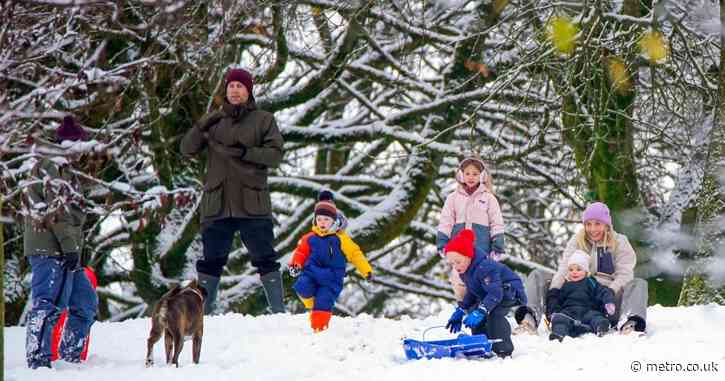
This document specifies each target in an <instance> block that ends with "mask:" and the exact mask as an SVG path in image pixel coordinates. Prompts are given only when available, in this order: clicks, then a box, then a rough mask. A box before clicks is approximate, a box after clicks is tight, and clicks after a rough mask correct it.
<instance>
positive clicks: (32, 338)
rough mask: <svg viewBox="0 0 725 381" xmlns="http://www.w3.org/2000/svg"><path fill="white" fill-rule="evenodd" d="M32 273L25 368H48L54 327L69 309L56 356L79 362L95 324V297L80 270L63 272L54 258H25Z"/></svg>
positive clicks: (55, 257) (91, 287)
mask: <svg viewBox="0 0 725 381" xmlns="http://www.w3.org/2000/svg"><path fill="white" fill-rule="evenodd" d="M28 261H29V262H30V267H31V270H32V274H33V280H32V283H31V292H32V309H31V310H30V313H29V315H28V320H27V327H26V333H27V335H26V342H25V353H26V359H27V361H28V367H30V368H38V367H43V366H44V367H50V357H51V339H52V333H53V327H54V326H55V324H56V323H57V322H58V318H59V317H60V315H61V312H62V311H63V310H64V309H65V308H68V320H67V321H66V323H65V329H64V330H63V337H62V338H61V341H60V348H59V350H58V352H59V357H60V358H62V359H64V360H66V361H70V362H80V357H81V352H82V351H83V344H84V341H85V339H86V336H88V333H89V332H90V329H91V325H92V324H93V322H94V321H95V317H96V309H97V307H98V298H97V296H96V292H95V291H94V290H93V286H91V282H90V281H89V280H88V278H87V277H86V274H85V272H84V271H83V269H78V270H77V271H68V270H65V269H63V266H62V265H63V259H62V258H60V257H57V256H40V255H32V256H28Z"/></svg>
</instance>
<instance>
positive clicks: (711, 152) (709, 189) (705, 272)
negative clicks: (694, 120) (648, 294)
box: [679, 0, 725, 306]
mask: <svg viewBox="0 0 725 381" xmlns="http://www.w3.org/2000/svg"><path fill="white" fill-rule="evenodd" d="M720 21H721V23H722V22H725V0H720ZM723 43H725V34H723V32H722V31H721V32H720V68H719V87H718V104H717V115H716V118H715V125H714V126H713V128H712V131H711V132H710V133H711V134H713V135H712V139H711V140H710V146H709V149H708V158H707V165H706V167H705V179H704V181H703V184H702V188H701V189H700V194H699V196H698V200H697V223H696V225H695V232H696V234H697V235H696V237H697V240H698V242H697V252H696V253H695V260H694V263H693V264H692V265H691V266H690V268H689V269H688V270H687V272H686V273H685V280H684V284H683V287H682V293H681V294H680V301H679V304H680V305H682V306H689V305H694V304H707V303H717V304H720V305H725V279H721V278H722V275H720V276H713V272H716V271H718V269H717V267H721V266H722V263H718V262H720V261H721V260H722V251H723V244H724V240H723V238H724V237H725V228H724V227H723V222H722V218H723V216H724V215H725V184H724V182H725V65H723V62H725V49H723V45H722V44H723Z"/></svg>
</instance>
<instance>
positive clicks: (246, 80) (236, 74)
mask: <svg viewBox="0 0 725 381" xmlns="http://www.w3.org/2000/svg"><path fill="white" fill-rule="evenodd" d="M232 81H237V82H241V83H242V85H244V87H246V88H247V92H248V93H249V99H254V96H252V91H253V88H254V79H253V78H252V74H250V73H249V72H248V71H246V70H244V69H229V70H227V75H225V76H224V89H226V88H227V86H229V82H232Z"/></svg>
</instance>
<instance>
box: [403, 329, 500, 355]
mask: <svg viewBox="0 0 725 381" xmlns="http://www.w3.org/2000/svg"><path fill="white" fill-rule="evenodd" d="M492 346H493V342H491V341H490V340H488V338H487V337H486V335H465V334H460V335H458V337H457V338H455V339H449V340H437V341H419V340H413V339H404V340H403V349H404V350H405V357H407V358H408V360H418V359H422V358H427V359H440V358H445V357H454V358H456V357H465V358H474V357H485V358H489V357H493V356H494V353H493V352H492V351H491V347H492Z"/></svg>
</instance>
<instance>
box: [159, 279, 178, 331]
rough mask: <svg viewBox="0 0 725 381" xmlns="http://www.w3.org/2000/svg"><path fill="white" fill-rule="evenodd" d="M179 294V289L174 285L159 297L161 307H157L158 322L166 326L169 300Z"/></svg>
mask: <svg viewBox="0 0 725 381" xmlns="http://www.w3.org/2000/svg"><path fill="white" fill-rule="evenodd" d="M179 292H181V287H179V285H178V284H177V285H175V286H174V287H172V288H171V290H169V291H168V292H166V293H165V294H164V296H162V297H161V305H160V306H159V322H160V323H162V324H163V325H164V326H166V319H167V314H166V313H167V311H168V310H169V298H171V297H173V296H174V295H176V294H178V293H179Z"/></svg>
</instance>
